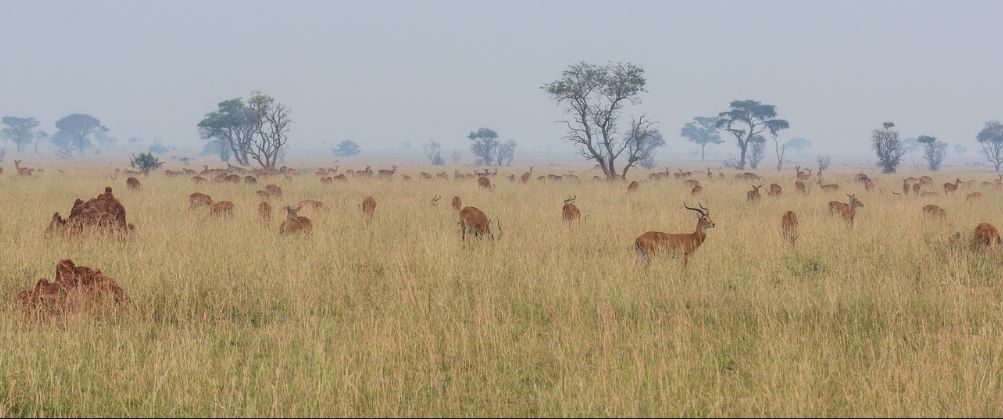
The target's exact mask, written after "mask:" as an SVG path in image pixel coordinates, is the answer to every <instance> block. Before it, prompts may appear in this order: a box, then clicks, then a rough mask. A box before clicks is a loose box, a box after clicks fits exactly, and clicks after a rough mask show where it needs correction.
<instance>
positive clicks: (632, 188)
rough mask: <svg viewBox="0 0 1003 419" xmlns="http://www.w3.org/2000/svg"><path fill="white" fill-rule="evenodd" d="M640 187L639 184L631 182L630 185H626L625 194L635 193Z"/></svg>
mask: <svg viewBox="0 0 1003 419" xmlns="http://www.w3.org/2000/svg"><path fill="white" fill-rule="evenodd" d="M640 186H641V184H640V183H637V181H636V180H635V181H633V182H630V185H627V192H628V193H630V192H637V188H639V187H640Z"/></svg>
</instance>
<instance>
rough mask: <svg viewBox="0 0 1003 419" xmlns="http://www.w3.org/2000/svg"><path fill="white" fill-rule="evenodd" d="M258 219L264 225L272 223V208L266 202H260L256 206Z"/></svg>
mask: <svg viewBox="0 0 1003 419" xmlns="http://www.w3.org/2000/svg"><path fill="white" fill-rule="evenodd" d="M258 217H260V218H261V221H262V222H263V223H265V224H267V223H270V222H271V221H272V206H271V204H269V203H268V201H261V202H260V203H259V204H258Z"/></svg>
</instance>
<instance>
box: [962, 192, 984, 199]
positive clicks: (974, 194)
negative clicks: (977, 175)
mask: <svg viewBox="0 0 1003 419" xmlns="http://www.w3.org/2000/svg"><path fill="white" fill-rule="evenodd" d="M977 199H982V193H981V192H972V193H970V194H968V196H966V197H965V200H966V201H974V200H977Z"/></svg>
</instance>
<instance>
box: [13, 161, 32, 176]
mask: <svg viewBox="0 0 1003 419" xmlns="http://www.w3.org/2000/svg"><path fill="white" fill-rule="evenodd" d="M14 169H15V170H17V175H18V176H21V177H30V176H31V172H33V171H34V170H35V169H29V168H27V167H21V160H14Z"/></svg>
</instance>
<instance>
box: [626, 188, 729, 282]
mask: <svg viewBox="0 0 1003 419" xmlns="http://www.w3.org/2000/svg"><path fill="white" fill-rule="evenodd" d="M683 208H686V209H688V210H690V211H694V212H696V213H697V226H696V230H695V231H694V232H692V233H689V234H666V233H662V232H659V231H649V232H647V233H644V234H642V235H641V236H640V237H638V238H637V240H634V249H635V250H636V251H637V257H638V261H639V262H643V263H644V266H645V267H648V266H649V265H650V264H651V257H652V256H654V255H655V254H656V253H658V252H670V253H675V254H678V253H682V254H683V266H686V264H687V262H688V261H689V255H690V253H693V252H695V251H696V250H697V249H698V248H700V245H702V244H703V242H704V241H705V240H707V232H708V231H709V230H710V229H712V228H714V227H715V224H714V221H711V219H710V210H708V209H707V208H704V206H703V205H700V208H690V207H689V206H688V205H686V203H683Z"/></svg>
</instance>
